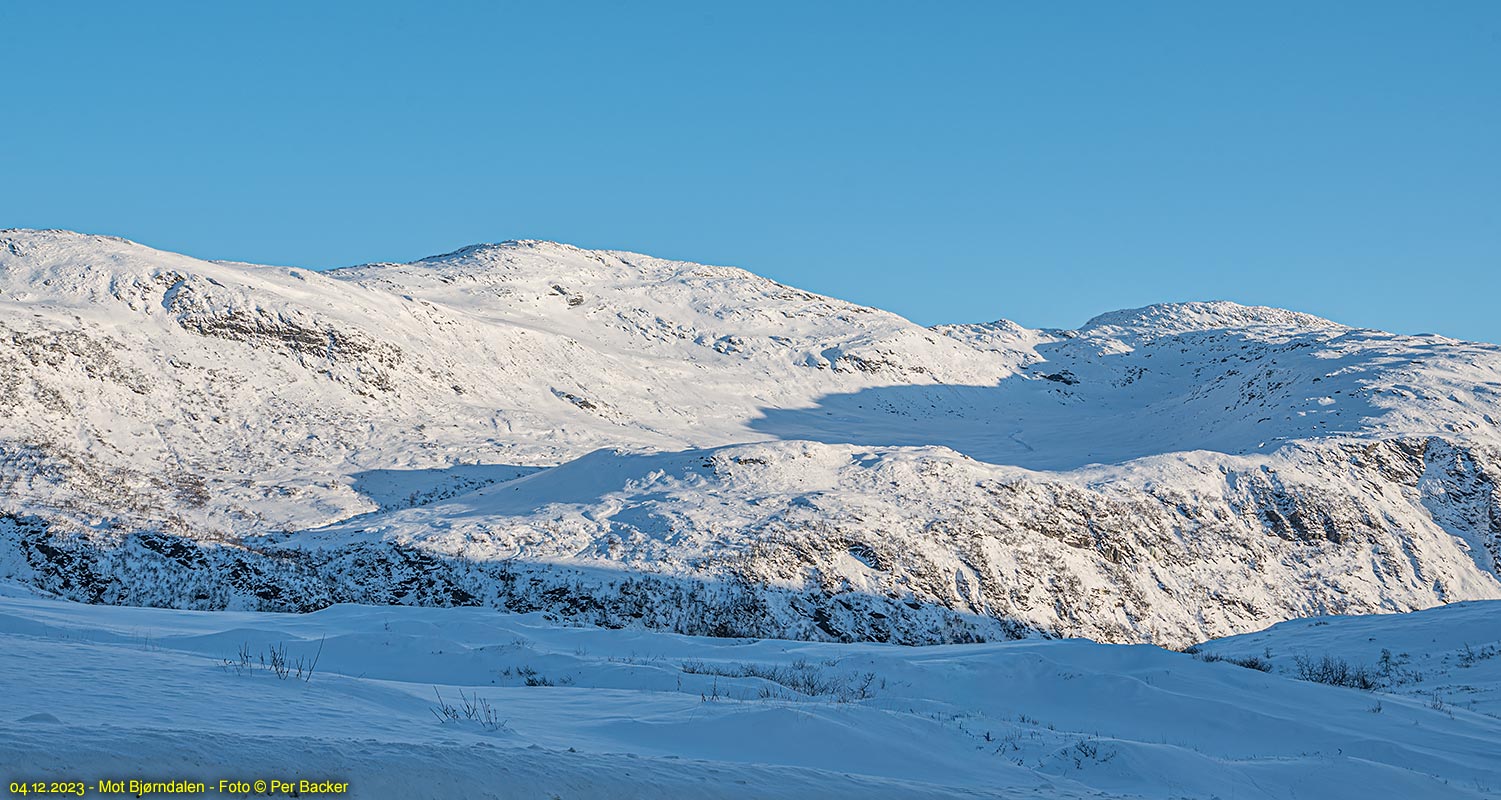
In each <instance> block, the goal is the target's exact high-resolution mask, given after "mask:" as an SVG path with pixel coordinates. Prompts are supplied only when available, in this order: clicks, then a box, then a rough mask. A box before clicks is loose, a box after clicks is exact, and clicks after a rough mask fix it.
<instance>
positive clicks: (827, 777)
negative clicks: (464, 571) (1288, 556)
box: [0, 582, 1501, 800]
mask: <svg viewBox="0 0 1501 800" xmlns="http://www.w3.org/2000/svg"><path fill="white" fill-rule="evenodd" d="M27 595H28V593H27V592H25V591H24V590H21V589H19V588H17V587H13V586H8V585H6V584H4V583H3V582H0V650H3V652H4V653H5V658H4V659H3V660H0V685H3V686H5V688H6V691H7V698H6V699H7V702H6V705H5V706H4V710H3V711H0V719H3V720H4V724H3V725H0V764H5V765H6V766H7V767H9V768H10V770H11V775H10V778H11V780H27V781H30V780H85V781H89V782H90V785H91V786H92V782H93V781H96V780H99V779H104V778H115V779H130V778H135V779H141V780H197V781H204V782H206V783H208V784H209V785H210V786H214V787H216V786H217V781H219V780H221V779H241V780H246V781H247V782H248V781H250V780H254V779H279V780H285V781H290V782H292V783H294V784H295V783H296V782H297V781H299V780H309V781H327V780H338V781H341V782H347V783H348V791H349V795H348V796H350V797H352V798H408V797H479V796H483V797H502V798H533V797H536V798H545V797H567V798H574V799H575V800H578V799H579V798H602V799H603V798H609V799H610V800H615V799H616V798H662V797H693V798H699V797H704V798H758V799H759V798H788V799H789V800H791V799H793V798H799V799H800V798H810V797H817V798H861V800H872V799H876V798H879V799H881V800H884V799H885V798H892V800H896V799H897V798H900V799H901V800H911V799H912V798H940V797H941V798H1049V799H1051V800H1057V799H1058V798H1085V797H1089V798H1160V800H1178V799H1179V798H1189V797H1192V798H1210V797H1224V798H1228V797H1236V798H1257V799H1263V798H1266V799H1269V798H1289V797H1317V798H1328V799H1331V800H1332V799H1335V798H1339V799H1341V800H1342V799H1343V798H1350V799H1351V800H1357V799H1358V800H1365V798H1372V797H1402V798H1409V797H1410V798H1482V797H1494V796H1495V793H1496V791H1497V790H1498V789H1501V761H1498V760H1497V759H1496V757H1495V756H1496V749H1497V742H1498V741H1501V719H1498V718H1497V716H1496V713H1497V712H1498V711H1501V655H1498V647H1501V615H1498V614H1497V611H1498V610H1501V609H1497V608H1496V607H1495V606H1497V604H1496V603H1494V602H1492V603H1470V604H1462V605H1454V606H1449V607H1445V608H1440V609H1434V610H1432V611H1427V612H1422V613H1421V614H1420V615H1411V616H1397V615H1391V614H1386V615H1381V616H1377V617H1352V618H1319V619H1311V620H1300V621H1298V622H1295V623H1289V624H1284V625H1280V626H1277V627H1275V628H1272V629H1271V630H1268V631H1265V632H1262V633H1258V634H1253V635H1250V636H1244V637H1236V638H1232V639H1227V640H1223V641H1216V642H1209V643H1206V644H1204V645H1201V646H1200V647H1199V648H1196V650H1197V652H1196V653H1194V654H1189V653H1175V652H1169V651H1166V650H1161V649H1158V648H1155V647H1150V646H1130V647H1123V646H1114V645H1104V644H1097V643H1094V642H1086V641H1078V640H1072V641H1039V640H1036V639H1034V640H1030V641H1011V642H999V643H987V644H968V645H963V646H953V645H950V646H937V647H893V646H888V645H881V644H870V643H854V644H832V643H824V642H799V641H787V640H777V639H747V638H724V637H720V638H714V639H704V638H695V637H690V636H681V635H675V634H669V633H664V632H660V631H643V630H603V629H589V628H579V627H564V626H558V625H555V624H550V623H549V622H548V621H547V620H546V619H544V618H543V615H540V614H535V613H533V614H503V613H495V612H494V611H491V610H488V609H485V610H481V609H432V608H391V607H379V606H356V605H341V606H333V607H330V608H326V609H323V610H321V611H319V612H317V613H313V614H297V615H290V614H266V613H249V612H235V611H230V612H216V613H208V614H206V613H196V612H189V611H177V610H167V609H150V608H120V607H100V606H82V605H79V604H76V603H66V602H58V601H56V600H51V599H43V598H39V597H34V596H27ZM268 653H272V654H275V653H280V654H281V655H282V657H283V662H282V663H284V664H286V665H287V666H286V669H287V673H285V674H283V677H282V678H281V679H278V675H279V674H282V673H278V672H277V671H276V670H275V669H272V668H269V667H270V665H269V664H263V663H261V661H260V659H261V658H264V657H266V656H267V654H268ZM310 664H313V665H315V666H314V667H313V669H312V672H310V673H309V672H308V671H307V667H308V666H309V665H310ZM1325 665H1328V670H1329V672H1330V673H1331V674H1342V675H1347V676H1348V675H1351V674H1354V675H1358V676H1364V677H1366V678H1368V679H1369V680H1370V681H1371V682H1372V685H1370V686H1368V687H1366V688H1364V689H1357V688H1350V687H1346V686H1340V685H1326V683H1327V681H1314V680H1307V679H1300V677H1302V676H1306V677H1313V678H1319V677H1325V678H1327V677H1328V675H1326V674H1324V673H1318V672H1313V673H1311V672H1310V670H1314V669H1317V670H1323V669H1324V668H1325ZM1248 666H1249V667H1250V668H1247V667H1248ZM1263 670H1265V671H1263ZM1341 670H1343V672H1341ZM100 687H108V689H109V691H100ZM445 708H446V709H447V710H446V711H445V710H444V709H445ZM215 794H218V793H217V792H214V791H212V790H210V791H208V792H206V795H207V796H213V795H215ZM304 796H306V794H304Z"/></svg>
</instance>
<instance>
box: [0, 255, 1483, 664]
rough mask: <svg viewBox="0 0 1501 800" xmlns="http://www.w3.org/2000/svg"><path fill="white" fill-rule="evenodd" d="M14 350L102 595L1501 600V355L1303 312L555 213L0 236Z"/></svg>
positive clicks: (1122, 624)
mask: <svg viewBox="0 0 1501 800" xmlns="http://www.w3.org/2000/svg"><path fill="white" fill-rule="evenodd" d="M434 264H439V265H441V268H436V269H435V268H434ZM0 375H4V376H5V377H3V378H0V523H3V524H0V578H11V579H16V580H23V581H25V582H28V583H30V584H32V585H36V586H39V587H41V588H43V589H47V590H49V591H54V592H58V593H61V594H64V595H67V596H72V597H77V598H81V599H90V600H93V601H96V602H119V603H137V604H165V605H177V606H183V607H204V608H218V607H238V608H275V609H306V608H316V607H320V606H321V605H326V604H327V603H329V602H340V601H348V600H353V601H373V602H412V603H419V604H439V605H442V604H454V603H457V604H466V605H467V604H476V603H480V604H494V605H499V606H502V607H507V608H513V609H516V608H520V609H528V610H544V611H547V612H548V613H552V614H555V615H558V616H559V617H560V618H563V619H570V620H574V621H578V622H588V623H593V624H606V625H646V626H651V627H665V628H669V629H677V630H683V631H684V632H698V633H702V632H710V633H717V634H719V635H726V634H746V635H757V636H768V635H776V636H795V637H800V638H835V639H839V638H854V639H877V640H887V641H902V642H909V643H917V642H923V641H945V640H967V639H976V638H996V637H1005V636H1011V635H1022V634H1024V633H1025V632H1026V631H1029V630H1030V631H1042V632H1044V633H1048V634H1050V635H1085V636H1090V637H1093V638H1098V639H1102V640H1106V641H1155V642H1160V643H1168V644H1174V643H1177V644H1182V643H1187V642H1189V641H1197V640H1199V639H1202V638H1207V637H1208V636H1210V635H1224V634H1229V633H1243V632H1247V631H1249V630H1254V629H1256V628H1257V627H1264V626H1265V625H1267V624H1271V623H1273V622H1277V621H1281V620H1283V619H1288V618H1291V617H1293V616H1307V615H1309V614H1315V613H1329V612H1343V611H1352V612H1353V611H1395V610H1411V609H1415V608H1423V607H1428V606H1431V605H1435V604H1439V603H1443V602H1448V601H1452V600H1464V599H1487V598H1495V597H1501V582H1498V581H1497V578H1496V573H1497V568H1496V564H1497V559H1498V557H1501V544H1498V543H1501V490H1498V487H1501V427H1498V425H1497V422H1496V420H1497V418H1498V417H1501V413H1498V412H1497V411H1496V409H1497V406H1498V403H1497V401H1498V398H1501V348H1498V347H1496V346H1495V345H1488V344H1483V343H1469V342H1459V341H1455V340H1449V339H1443V338H1442V337H1413V336H1401V335H1396V334H1386V333H1382V332H1379V331H1370V330H1365V329H1359V328H1351V327H1347V326H1343V325H1339V324H1336V323H1332V322H1329V321H1327V320H1323V319H1321V318H1318V317H1313V316H1312V315H1307V314H1302V313H1300V312H1291V311H1284V310H1280V309H1269V308H1265V307H1253V306H1241V305H1238V304H1231V303H1227V302H1224V301H1214V302H1205V303H1176V304H1158V305H1154V306H1147V307H1144V308H1141V309H1128V310H1123V311H1119V312H1109V313H1107V314H1103V315H1100V316H1097V317H1095V318H1094V319H1093V320H1090V321H1089V322H1088V323H1086V324H1085V325H1084V326H1081V327H1080V328H1079V329H1076V330H1071V331H1064V330H1048V331H1036V330H1029V329H1026V328H1023V327H1021V326H1019V325H1016V324H1015V323H1011V322H1007V321H1004V320H1001V321H996V322H992V323H979V324H955V325H939V326H933V327H931V328H929V327H924V326H920V325H917V324H916V323H913V322H910V321H908V320H905V319H903V318H901V317H900V316H898V315H895V314H891V313H889V312H885V311H881V310H878V309H869V308H865V307H861V306H856V305H853V304H850V303H846V302H844V301H840V300H837V299H834V298H828V297H823V296H820V295H816V294H812V293H808V292H803V291H801V290H798V289H795V288H792V287H787V286H784V285H782V284H779V283H776V282H774V281H770V280H767V279H765V278H761V277H759V276H756V275H754V274H753V273H749V272H745V271H744V270H739V269H736V268H732V267H710V266H703V265H695V264H691V263H688V262H679V261H670V260H662V259H654V258H651V257H649V256H643V255H640V254H631V253H624V252H620V251H589V250H582V249H579V248H575V247H573V246H571V245H558V244H554V243H542V242H525V241H518V242H510V243H499V244H493V245H475V246H470V247H466V248H461V249H460V250H457V251H453V252H451V253H447V254H442V255H439V256H433V257H430V258H428V259H422V260H419V261H416V262H410V263H408V264H373V265H361V266H357V267H349V268H342V269H339V270H332V271H326V272H316V271H312V270H303V269H300V268H296V267H259V266H254V265H242V264H236V263H231V262H209V261H201V260H198V259H193V258H190V257H187V256H181V255H177V254H172V253H167V252H164V251H158V250H153V249H151V248H148V247H146V246H144V245H136V244H134V243H132V242H129V241H128V240H122V239H118V238H114V237H92V236H88V235H84V234H72V233H66V232H26V231H17V230H7V231H0ZM536 487H551V488H547V489H546V490H542V489H538V488H536ZM518 498H524V499H518ZM1232 554H1237V555H1236V556H1235V557H1231V555H1232ZM685 598H692V599H691V600H687V599H685ZM684 609H690V610H688V611H685V610H684Z"/></svg>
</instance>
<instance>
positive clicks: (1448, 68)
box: [0, 0, 1501, 341]
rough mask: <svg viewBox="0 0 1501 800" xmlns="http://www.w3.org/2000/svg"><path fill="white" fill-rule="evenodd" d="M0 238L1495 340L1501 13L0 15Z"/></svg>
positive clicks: (639, 6)
mask: <svg viewBox="0 0 1501 800" xmlns="http://www.w3.org/2000/svg"><path fill="white" fill-rule="evenodd" d="M0 87H3V90H0V104H3V105H0V227H59V228H70V229H74V230H81V231H87V232H93V233H111V234H117V235H121V236H126V237H128V238H131V239H135V240H137V241H141V242H144V243H146V244H150V245H153V246H156V247H161V248H165V249H170V250H178V251H183V252H187V253H190V254H192V255H196V256H201V257H205V258H222V259H234V260H240V261H253V262H261V263H277V264H296V265H301V266H309V267H326V266H338V265H346V264H354V263H360V262H366V261H375V260H382V261H397V260H402V261H404V260H409V259H413V258H417V257H421V256H424V255H429V254H432V253H438V252H446V251H449V250H452V249H455V248H457V247H459V246H462V245H465V244H470V243H474V242H480V241H499V240H503V239H510V238H539V239H555V240H560V241H565V242H570V243H573V244H577V245H580V246H585V247H601V248H616V249H629V250H636V251H641V252H646V253H650V254H653V255H660V256H666V257H673V258H682V259H686V260H693V261H703V262H709V263H720V264H733V265H736V266H742V267H745V268H747V269H750V270H753V271H755V272H759V273H761V274H764V275H767V276H770V277H773V278H776V279H778V280H781V281H784V282H787V283H791V284H794V285H797V286H800V287H804V288H807V289H811V290H814V291H818V292H822V293H825V294H831V295H835V296H838V297H842V298H846V299H849V300H854V301H857V302H861V303H867V304H871V305H877V306H881V307H883V308H887V309H891V310H893V311H897V312H898V313H901V314H904V315H906V316H908V317H910V318H912V319H914V320H917V321H919V322H922V323H926V324H932V323H936V322H951V321H955V322H956V321H979V320H989V319H994V318H997V317H1007V318H1011V319H1014V320H1017V321H1019V322H1021V323H1023V324H1026V325H1031V326H1048V327H1071V326H1076V325H1078V324H1081V323H1082V322H1084V321H1085V320H1086V319H1088V318H1089V317H1091V316H1093V315H1094V314H1096V313H1099V312H1102V311H1106V310H1110V309H1115V308H1123V307H1131V306H1139V305H1145V304H1148V303H1153V302H1160V301H1168V300H1187V299H1231V300H1237V301H1240V302H1245V303H1258V304H1268V305H1278V306H1285V307H1291V308H1296V309H1300V310H1305V311H1311V312H1314V313H1319V314H1323V315H1325V316H1329V317H1333V318H1335V319H1337V320H1340V321H1343V322H1348V323H1352V324H1359V325H1366V326H1371V327H1381V328H1387V329H1393V330H1398V331H1403V332H1414V333H1416V332H1438V333H1444V334H1448V335H1452V336H1457V337H1465V338H1475V339H1485V340H1489V341H1501V313H1498V309H1501V2H1494V1H1493V0H1481V1H1479V2H1463V1H1461V0H1450V1H1448V2H1440V3H1423V2H1407V3H1396V2H1379V1H1376V0H1362V1H1361V2H1348V3H1339V2H1314V3H1309V2H1285V3H1284V2H1254V3H1203V2H1183V3H1150V2H1144V3H1142V2H1133V3H1114V2H1081V3H1034V2H1027V3H1021V2H1014V3H1010V2H999V1H995V2H980V3H957V2H954V3H919V2H911V3H905V4H895V3H880V2H872V1H871V0H862V1H861V2H795V3H785V4H782V3H773V2H764V1H762V0H758V2H745V3H738V4H730V3H686V2H685V3H681V4H675V3H652V2H642V3H635V2H605V3H582V2H569V3H562V2H560V3H543V2H528V3H509V4H508V3H500V2H475V3H463V2H442V3H439V2H432V3H417V2H411V3H395V2H381V1H380V0H363V1H362V2H350V3H336V2H265V1H264V0H263V1H262V2H253V3H252V2H238V3H231V2H222V3H221V2H203V0H192V1H191V2H178V3H167V2H151V1H150V0H142V2H131V3H124V2H97V3H86V2H69V3H49V2H21V1H20V0H0Z"/></svg>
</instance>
